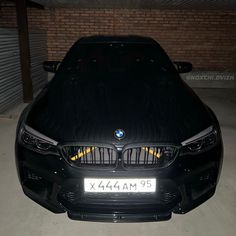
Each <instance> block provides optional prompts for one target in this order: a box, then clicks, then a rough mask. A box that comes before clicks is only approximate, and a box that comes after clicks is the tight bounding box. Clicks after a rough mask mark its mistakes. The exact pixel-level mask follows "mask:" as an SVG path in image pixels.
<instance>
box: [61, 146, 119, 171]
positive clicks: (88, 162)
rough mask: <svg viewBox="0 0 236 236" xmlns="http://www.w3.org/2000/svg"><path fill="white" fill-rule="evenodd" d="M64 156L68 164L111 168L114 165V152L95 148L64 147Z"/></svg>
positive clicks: (110, 149) (108, 149) (103, 148)
mask: <svg viewBox="0 0 236 236" xmlns="http://www.w3.org/2000/svg"><path fill="white" fill-rule="evenodd" d="M63 152H64V155H65V156H66V158H67V160H68V161H69V162H70V163H73V164H74V165H76V166H78V167H80V166H103V167H112V166H115V164H116V151H115V150H113V149H112V148H105V147H95V146H64V147H63Z"/></svg>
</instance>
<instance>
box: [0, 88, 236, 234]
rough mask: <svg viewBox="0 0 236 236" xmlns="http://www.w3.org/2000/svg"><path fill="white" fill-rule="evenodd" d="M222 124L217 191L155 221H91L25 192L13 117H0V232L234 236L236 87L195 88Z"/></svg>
mask: <svg viewBox="0 0 236 236" xmlns="http://www.w3.org/2000/svg"><path fill="white" fill-rule="evenodd" d="M196 92H197V93H198V94H199V96H200V97H201V98H202V99H203V100H204V101H205V102H206V103H207V104H209V105H210V106H211V107H212V108H213V110H214V111H215V112H216V114H217V116H218V118H219V121H220V123H221V127H222V132H223V139H224V147H225V157H224V164H223V169H222V174H221V178H220V182H219V185H218V188H217V191H216V194H215V196H214V197H213V198H211V199H210V200H209V201H207V202H206V203H204V204H203V205H201V206H200V207H198V208H197V209H195V210H193V211H191V212H189V213H188V214H185V215H173V216H172V219H171V220H170V221H166V222H157V223H138V224H134V223H125V224H112V223H91V222H79V221H72V220H69V219H68V218H67V216H66V214H60V215H55V214H53V213H51V212H49V211H47V210H46V209H44V208H42V207H40V206H39V205H37V204H35V203H34V202H32V201H31V200H30V199H28V198H27V197H25V196H24V194H23V193H22V191H21V187H20V185H19V182H18V179H17V175H16V170H15V162H14V139H15V128H16V123H17V119H16V118H14V116H12V117H13V118H11V119H8V118H7V117H2V118H0V186H1V188H0V212H1V214H0V236H15V235H18V236H33V235H34V236H41V235H42V236H49V235H50V236H52V235H53V236H62V235H63V236H65V235H70V236H73V235H76V236H78V235H96V236H100V235H101V236H106V235H109V236H115V235H130V236H131V235H135V236H137V235H148V236H151V235H155V236H160V235H175V236H185V235H196V236H199V235H204V236H208V235H211V236H223V235H235V231H236V223H235V222H236V171H235V169H236V155H235V153H236V143H235V141H236V90H229V89H228V90H225V89H224V90H223V89H214V90H209V89H198V90H196Z"/></svg>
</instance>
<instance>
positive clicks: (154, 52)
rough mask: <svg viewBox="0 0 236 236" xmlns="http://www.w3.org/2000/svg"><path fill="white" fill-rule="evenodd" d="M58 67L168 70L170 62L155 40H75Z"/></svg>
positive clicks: (70, 69) (103, 70) (97, 70)
mask: <svg viewBox="0 0 236 236" xmlns="http://www.w3.org/2000/svg"><path fill="white" fill-rule="evenodd" d="M60 70H62V71H66V72H67V73H68V72H72V73H76V74H77V73H78V74H88V73H117V72H122V73H123V72H125V73H127V72H129V73H130V72H136V73H137V72H140V71H143V72H145V73H148V72H155V73H156V72H159V73H161V72H168V71H169V72H170V71H173V65H172V63H171V61H170V60H169V58H168V56H167V55H166V54H165V52H164V51H163V50H162V49H161V48H160V47H159V46H158V45H155V44H140V43H110V44H108V43H97V44H96V43H91V44H78V45H75V46H74V47H72V49H71V50H70V51H69V53H68V54H67V55H66V57H65V59H64V61H63V63H62V65H61V68H60Z"/></svg>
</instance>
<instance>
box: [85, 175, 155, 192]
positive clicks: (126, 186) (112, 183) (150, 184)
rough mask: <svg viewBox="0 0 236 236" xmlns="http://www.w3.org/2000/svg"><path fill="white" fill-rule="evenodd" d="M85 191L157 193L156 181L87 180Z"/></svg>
mask: <svg viewBox="0 0 236 236" xmlns="http://www.w3.org/2000/svg"><path fill="white" fill-rule="evenodd" d="M84 191H85V192H94V193H96V192H97V193H147V192H148V193H150V192H155V191H156V179H155V178H143V179H140V178H132V179H123V178H122V179H121V178H119V179H113V178H111V179H110V178H85V179H84Z"/></svg>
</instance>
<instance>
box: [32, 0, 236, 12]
mask: <svg viewBox="0 0 236 236" xmlns="http://www.w3.org/2000/svg"><path fill="white" fill-rule="evenodd" d="M32 1H33V2H36V3H39V4H41V5H43V6H46V7H80V8H156V9H158V8H165V9H168V8H169V9H173V8H174V9H235V10H236V1H235V0H89V1H88V0H32Z"/></svg>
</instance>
